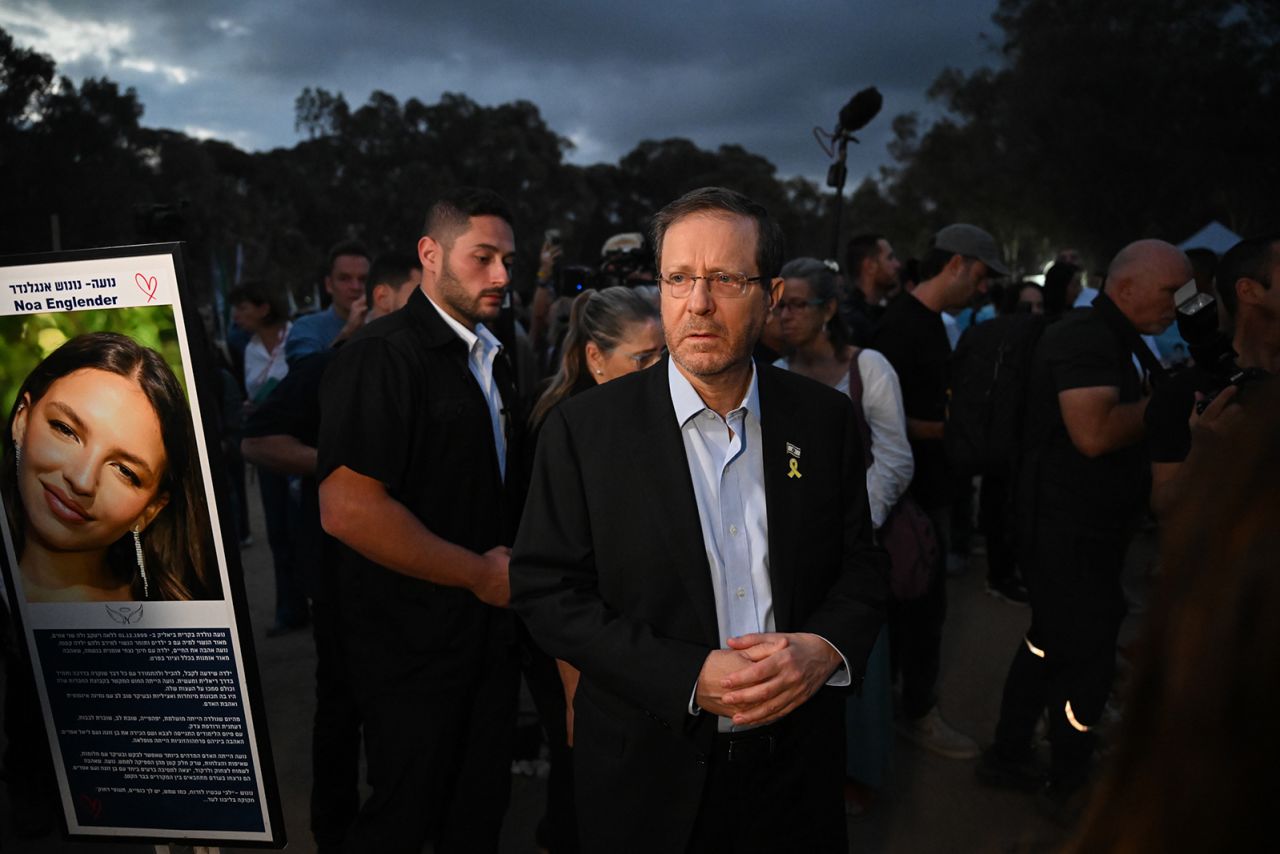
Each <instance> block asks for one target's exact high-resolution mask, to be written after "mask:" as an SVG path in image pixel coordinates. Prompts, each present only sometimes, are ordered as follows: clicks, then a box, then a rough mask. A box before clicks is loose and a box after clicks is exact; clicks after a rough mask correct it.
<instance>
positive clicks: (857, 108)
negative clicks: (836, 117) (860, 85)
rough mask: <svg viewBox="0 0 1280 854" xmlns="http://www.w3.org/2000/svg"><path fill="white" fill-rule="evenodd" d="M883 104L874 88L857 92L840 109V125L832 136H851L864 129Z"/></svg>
mask: <svg viewBox="0 0 1280 854" xmlns="http://www.w3.org/2000/svg"><path fill="white" fill-rule="evenodd" d="M883 104H884V97H883V96H882V95H881V94H880V90H878V89H876V87H874V86H868V87H867V88H866V89H863V90H862V91H861V92H858V93H857V94H856V95H854V96H853V97H852V98H850V99H849V103H847V104H845V105H844V107H842V108H841V109H840V123H839V124H838V125H837V126H836V132H835V133H834V134H833V136H851V135H852V134H853V132H854V131H855V130H861V129H862V128H864V127H866V126H867V123H868V122H870V121H871V120H872V119H874V118H875V117H876V114H877V113H879V112H880V107H881V106H882V105H883Z"/></svg>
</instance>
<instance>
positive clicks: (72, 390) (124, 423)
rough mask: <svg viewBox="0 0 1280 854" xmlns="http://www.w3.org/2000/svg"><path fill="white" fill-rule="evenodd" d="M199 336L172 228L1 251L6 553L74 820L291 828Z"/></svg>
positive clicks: (138, 832)
mask: <svg viewBox="0 0 1280 854" xmlns="http://www.w3.org/2000/svg"><path fill="white" fill-rule="evenodd" d="M204 341H205V336H204V335H203V332H202V328H201V326H200V319H199V317H198V310H197V306H195V305H194V304H192V301H191V299H190V297H189V296H185V295H184V288H183V271H182V263H181V254H180V252H179V247H178V245H177V244H160V245H153V246H137V247H119V248H113V249H104V250H90V251H83V252H63V253H56V254H51V255H42V256H23V257H10V258H4V259H0V352H2V355H0V412H3V416H4V419H5V420H4V448H3V455H2V457H0V503H3V514H2V515H0V529H3V549H2V550H0V558H2V563H3V567H4V581H5V588H4V589H5V594H6V599H7V602H8V607H9V610H10V612H11V614H12V616H13V617H14V619H15V622H16V624H17V631H18V634H19V635H20V636H21V639H22V641H23V645H24V647H25V650H26V653H27V656H28V659H29V663H30V667H31V670H32V673H33V675H34V681H35V689H36V694H37V695H38V700H39V705H40V712H41V714H42V716H43V723H44V727H43V735H44V737H47V738H48V740H49V746H50V750H51V752H52V754H53V763H54V771H55V773H56V775H57V780H58V785H59V789H60V793H61V797H62V810H63V818H64V820H65V823H66V829H67V832H68V834H69V835H70V836H71V837H72V838H79V839H84V838H96V839H100V840H104V841H105V840H107V839H109V840H110V841H122V840H125V839H136V840H149V841H150V840H154V841H156V842H185V843H186V844H204V845H217V844H234V845H237V846H243V845H257V846H271V847H279V846H281V845H283V843H284V826H283V822H282V820H281V816H280V811H279V798H278V794H277V792H276V784H275V779H274V771H273V768H272V764H271V758H270V749H269V744H268V740H267V733H266V719H265V715H264V713H263V709H262V703H261V696H260V691H259V689H258V679H257V671H256V665H255V663H254V658H253V650H252V638H251V635H250V633H249V631H248V618H247V604H246V601H245V598H244V590H243V584H242V579H241V575H240V565H239V554H238V552H237V551H236V550H235V549H234V548H232V549H228V548H226V546H225V545H224V543H226V542H230V543H235V542H236V537H235V536H229V537H224V536H223V532H222V528H223V524H224V520H223V519H222V518H221V517H220V516H219V503H218V501H217V498H216V490H215V486H214V484H215V482H221V479H220V478H219V479H218V481H215V478H214V476H213V472H214V471H215V468H214V467H215V466H220V465H221V463H220V460H221V458H222V456H221V452H220V449H219V447H218V441H219V436H218V434H219V431H218V429H217V424H218V423H219V422H218V419H219V413H218V406H219V400H218V399H217V395H218V393H219V388H220V385H219V382H218V379H219V377H218V375H217V374H216V373H213V372H212V362H211V357H210V354H209V353H208V352H207V351H206V349H205V344H204ZM222 506H223V509H224V512H229V511H228V510H227V509H226V508H227V505H226V504H225V503H224V504H223V505H222ZM225 524H228V525H231V526H233V527H234V521H233V520H231V519H226V520H225ZM37 732H39V729H37Z"/></svg>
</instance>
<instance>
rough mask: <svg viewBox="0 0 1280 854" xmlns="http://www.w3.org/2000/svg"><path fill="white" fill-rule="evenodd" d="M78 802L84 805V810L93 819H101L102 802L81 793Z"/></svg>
mask: <svg viewBox="0 0 1280 854" xmlns="http://www.w3.org/2000/svg"><path fill="white" fill-rule="evenodd" d="M80 802H81V803H82V804H84V807H85V809H86V810H88V811H89V815H91V816H93V817H94V818H95V819H98V818H102V801H100V800H98V799H97V798H91V797H89V796H88V795H86V794H83V793H82V794H81V795H80Z"/></svg>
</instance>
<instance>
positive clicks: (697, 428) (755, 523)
mask: <svg viewBox="0 0 1280 854" xmlns="http://www.w3.org/2000/svg"><path fill="white" fill-rule="evenodd" d="M667 382H668V385H669V387H670V390H671V403H672V406H673V407H674V408H675V413H676V422H677V423H678V424H679V425H680V437H681V439H682V440H683V442H684V451H685V456H686V457H687V458H688V461H689V475H690V477H691V478H692V480H693V494H694V499H695V500H696V501H697V504H698V522H699V524H700V526H701V528H702V542H703V544H704V545H705V546H706V550H707V564H708V565H709V566H710V568H711V589H712V592H713V593H714V594H715V601H716V625H717V626H718V627H719V629H720V642H721V648H722V649H727V648H728V643H727V641H728V639H729V638H731V637H739V636H741V635H745V634H751V633H754V632H772V631H775V629H774V617H773V586H772V583H771V582H770V580H769V516H768V506H767V504H766V501H765V491H764V456H763V454H762V453H761V450H760V448H761V433H760V391H759V386H758V385H757V381H756V367H755V363H754V362H752V364H751V384H750V385H749V386H748V387H747V394H746V396H745V397H744V398H743V399H742V402H741V403H739V404H738V406H737V407H736V408H734V409H733V410H731V411H730V412H729V413H728V416H727V417H725V418H722V417H720V414H719V413H717V412H715V411H714V410H712V409H710V408H709V407H708V406H707V405H706V404H705V403H704V402H703V400H702V397H701V396H699V394H698V392H697V391H696V390H695V389H694V387H693V386H692V385H691V384H690V383H689V380H688V379H686V378H685V376H684V374H682V373H680V370H679V368H677V367H676V363H675V360H674V359H671V360H668V362H667ZM796 533H797V534H798V535H803V534H802V533H801V532H796ZM824 640H825V638H824ZM828 643H830V641H828ZM832 648H833V649H834V646H833V647H832ZM836 652H837V653H839V654H840V657H841V658H842V659H843V658H844V653H842V652H840V650H838V649H837V650H836ZM850 682H851V678H850V675H849V667H848V661H845V663H844V667H842V668H840V669H838V670H837V671H836V672H835V673H834V674H833V675H832V677H831V679H830V680H828V682H827V684H828V685H835V686H841V685H848V684H850ZM694 693H695V694H696V693H697V685H696V684H695V685H694ZM689 709H690V711H691V712H693V713H695V714H696V713H697V712H698V711H700V710H699V709H698V708H697V706H696V705H695V704H694V703H693V701H692V699H691V700H690V706H689ZM729 720H730V719H728V718H721V719H720V720H719V727H720V730H721V731H725V730H728V729H737V727H731V726H730V723H729Z"/></svg>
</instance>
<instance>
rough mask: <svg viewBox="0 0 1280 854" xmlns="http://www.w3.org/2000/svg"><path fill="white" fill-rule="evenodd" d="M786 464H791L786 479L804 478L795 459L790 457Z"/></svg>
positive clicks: (798, 462)
mask: <svg viewBox="0 0 1280 854" xmlns="http://www.w3.org/2000/svg"><path fill="white" fill-rule="evenodd" d="M787 462H789V463H790V464H791V471H789V472H787V477H804V475H802V474H800V461H799V460H797V459H796V458H795V457H792V458H791V459H789V460H787Z"/></svg>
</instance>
